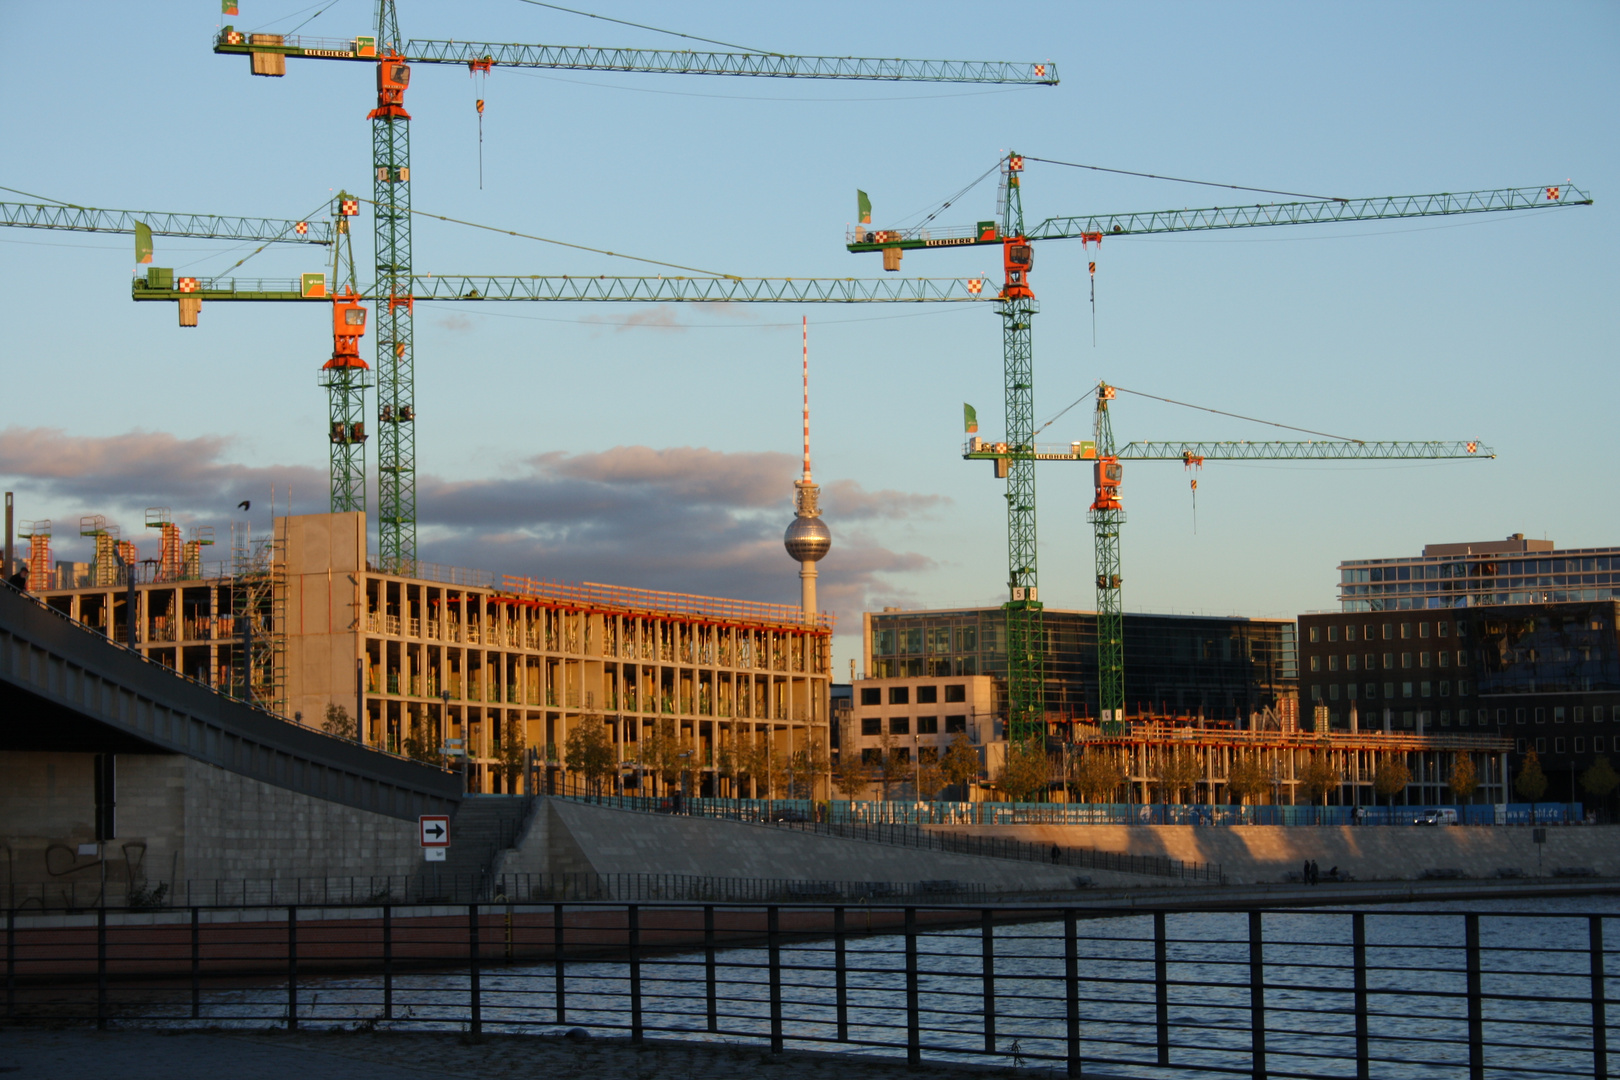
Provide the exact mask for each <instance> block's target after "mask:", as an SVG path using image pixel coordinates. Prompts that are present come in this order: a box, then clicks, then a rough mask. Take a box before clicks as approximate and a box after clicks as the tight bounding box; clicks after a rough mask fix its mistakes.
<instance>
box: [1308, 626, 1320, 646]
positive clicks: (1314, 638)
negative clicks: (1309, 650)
mask: <svg viewBox="0 0 1620 1080" xmlns="http://www.w3.org/2000/svg"><path fill="white" fill-rule="evenodd" d="M1321 640H1322V628H1321V627H1320V626H1313V627H1311V644H1313V645H1314V644H1315V643H1316V642H1318V641H1321Z"/></svg>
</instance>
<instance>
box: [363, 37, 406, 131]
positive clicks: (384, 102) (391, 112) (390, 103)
mask: <svg viewBox="0 0 1620 1080" xmlns="http://www.w3.org/2000/svg"><path fill="white" fill-rule="evenodd" d="M410 84H411V66H410V65H409V64H407V63H406V62H405V58H404V57H403V56H400V55H399V54H397V53H393V54H390V55H388V56H384V57H383V58H382V59H381V60H379V61H377V107H376V108H375V109H373V110H372V111H371V112H370V113H368V114H367V115H366V119H367V120H375V119H377V118H378V117H382V118H384V119H388V120H409V119H410V118H411V114H410V113H408V112H406V111H405V88H406V87H407V86H409V85H410Z"/></svg>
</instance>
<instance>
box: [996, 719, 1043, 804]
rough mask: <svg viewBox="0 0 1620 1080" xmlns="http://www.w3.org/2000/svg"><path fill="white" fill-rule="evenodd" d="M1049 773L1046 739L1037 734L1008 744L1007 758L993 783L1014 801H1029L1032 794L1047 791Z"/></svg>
mask: <svg viewBox="0 0 1620 1080" xmlns="http://www.w3.org/2000/svg"><path fill="white" fill-rule="evenodd" d="M1050 776H1051V762H1050V761H1049V760H1048V758H1047V756H1046V741H1045V740H1044V739H1042V738H1041V737H1040V736H1038V735H1037V736H1034V737H1033V738H1028V739H1023V740H1020V741H1019V742H1009V743H1008V744H1007V760H1006V763H1005V764H1003V765H1002V767H1001V774H1000V775H999V776H997V777H996V786H997V787H999V788H1001V790H1002V791H1004V792H1006V794H1007V797H1008V798H1009V799H1011V800H1012V801H1013V802H1029V801H1030V800H1031V798H1032V797H1033V796H1034V795H1036V794H1037V793H1039V792H1043V791H1045V790H1046V785H1047V783H1048V782H1049V780H1050Z"/></svg>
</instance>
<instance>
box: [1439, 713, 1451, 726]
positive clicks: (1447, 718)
mask: <svg viewBox="0 0 1620 1080" xmlns="http://www.w3.org/2000/svg"><path fill="white" fill-rule="evenodd" d="M1440 726H1441V727H1450V726H1451V710H1450V709H1441V710H1440Z"/></svg>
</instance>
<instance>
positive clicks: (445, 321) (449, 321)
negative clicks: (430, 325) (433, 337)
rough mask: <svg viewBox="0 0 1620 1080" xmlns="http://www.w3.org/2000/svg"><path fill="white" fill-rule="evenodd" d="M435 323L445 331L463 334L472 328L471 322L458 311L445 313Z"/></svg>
mask: <svg viewBox="0 0 1620 1080" xmlns="http://www.w3.org/2000/svg"><path fill="white" fill-rule="evenodd" d="M435 321H436V322H437V323H438V325H439V326H441V327H442V328H444V329H446V330H455V331H458V332H465V331H467V330H471V329H472V328H473V321H472V320H471V319H470V318H468V317H467V316H465V315H463V314H461V312H459V311H451V312H446V313H445V315H444V316H443V317H442V318H440V319H437V320H435Z"/></svg>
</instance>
